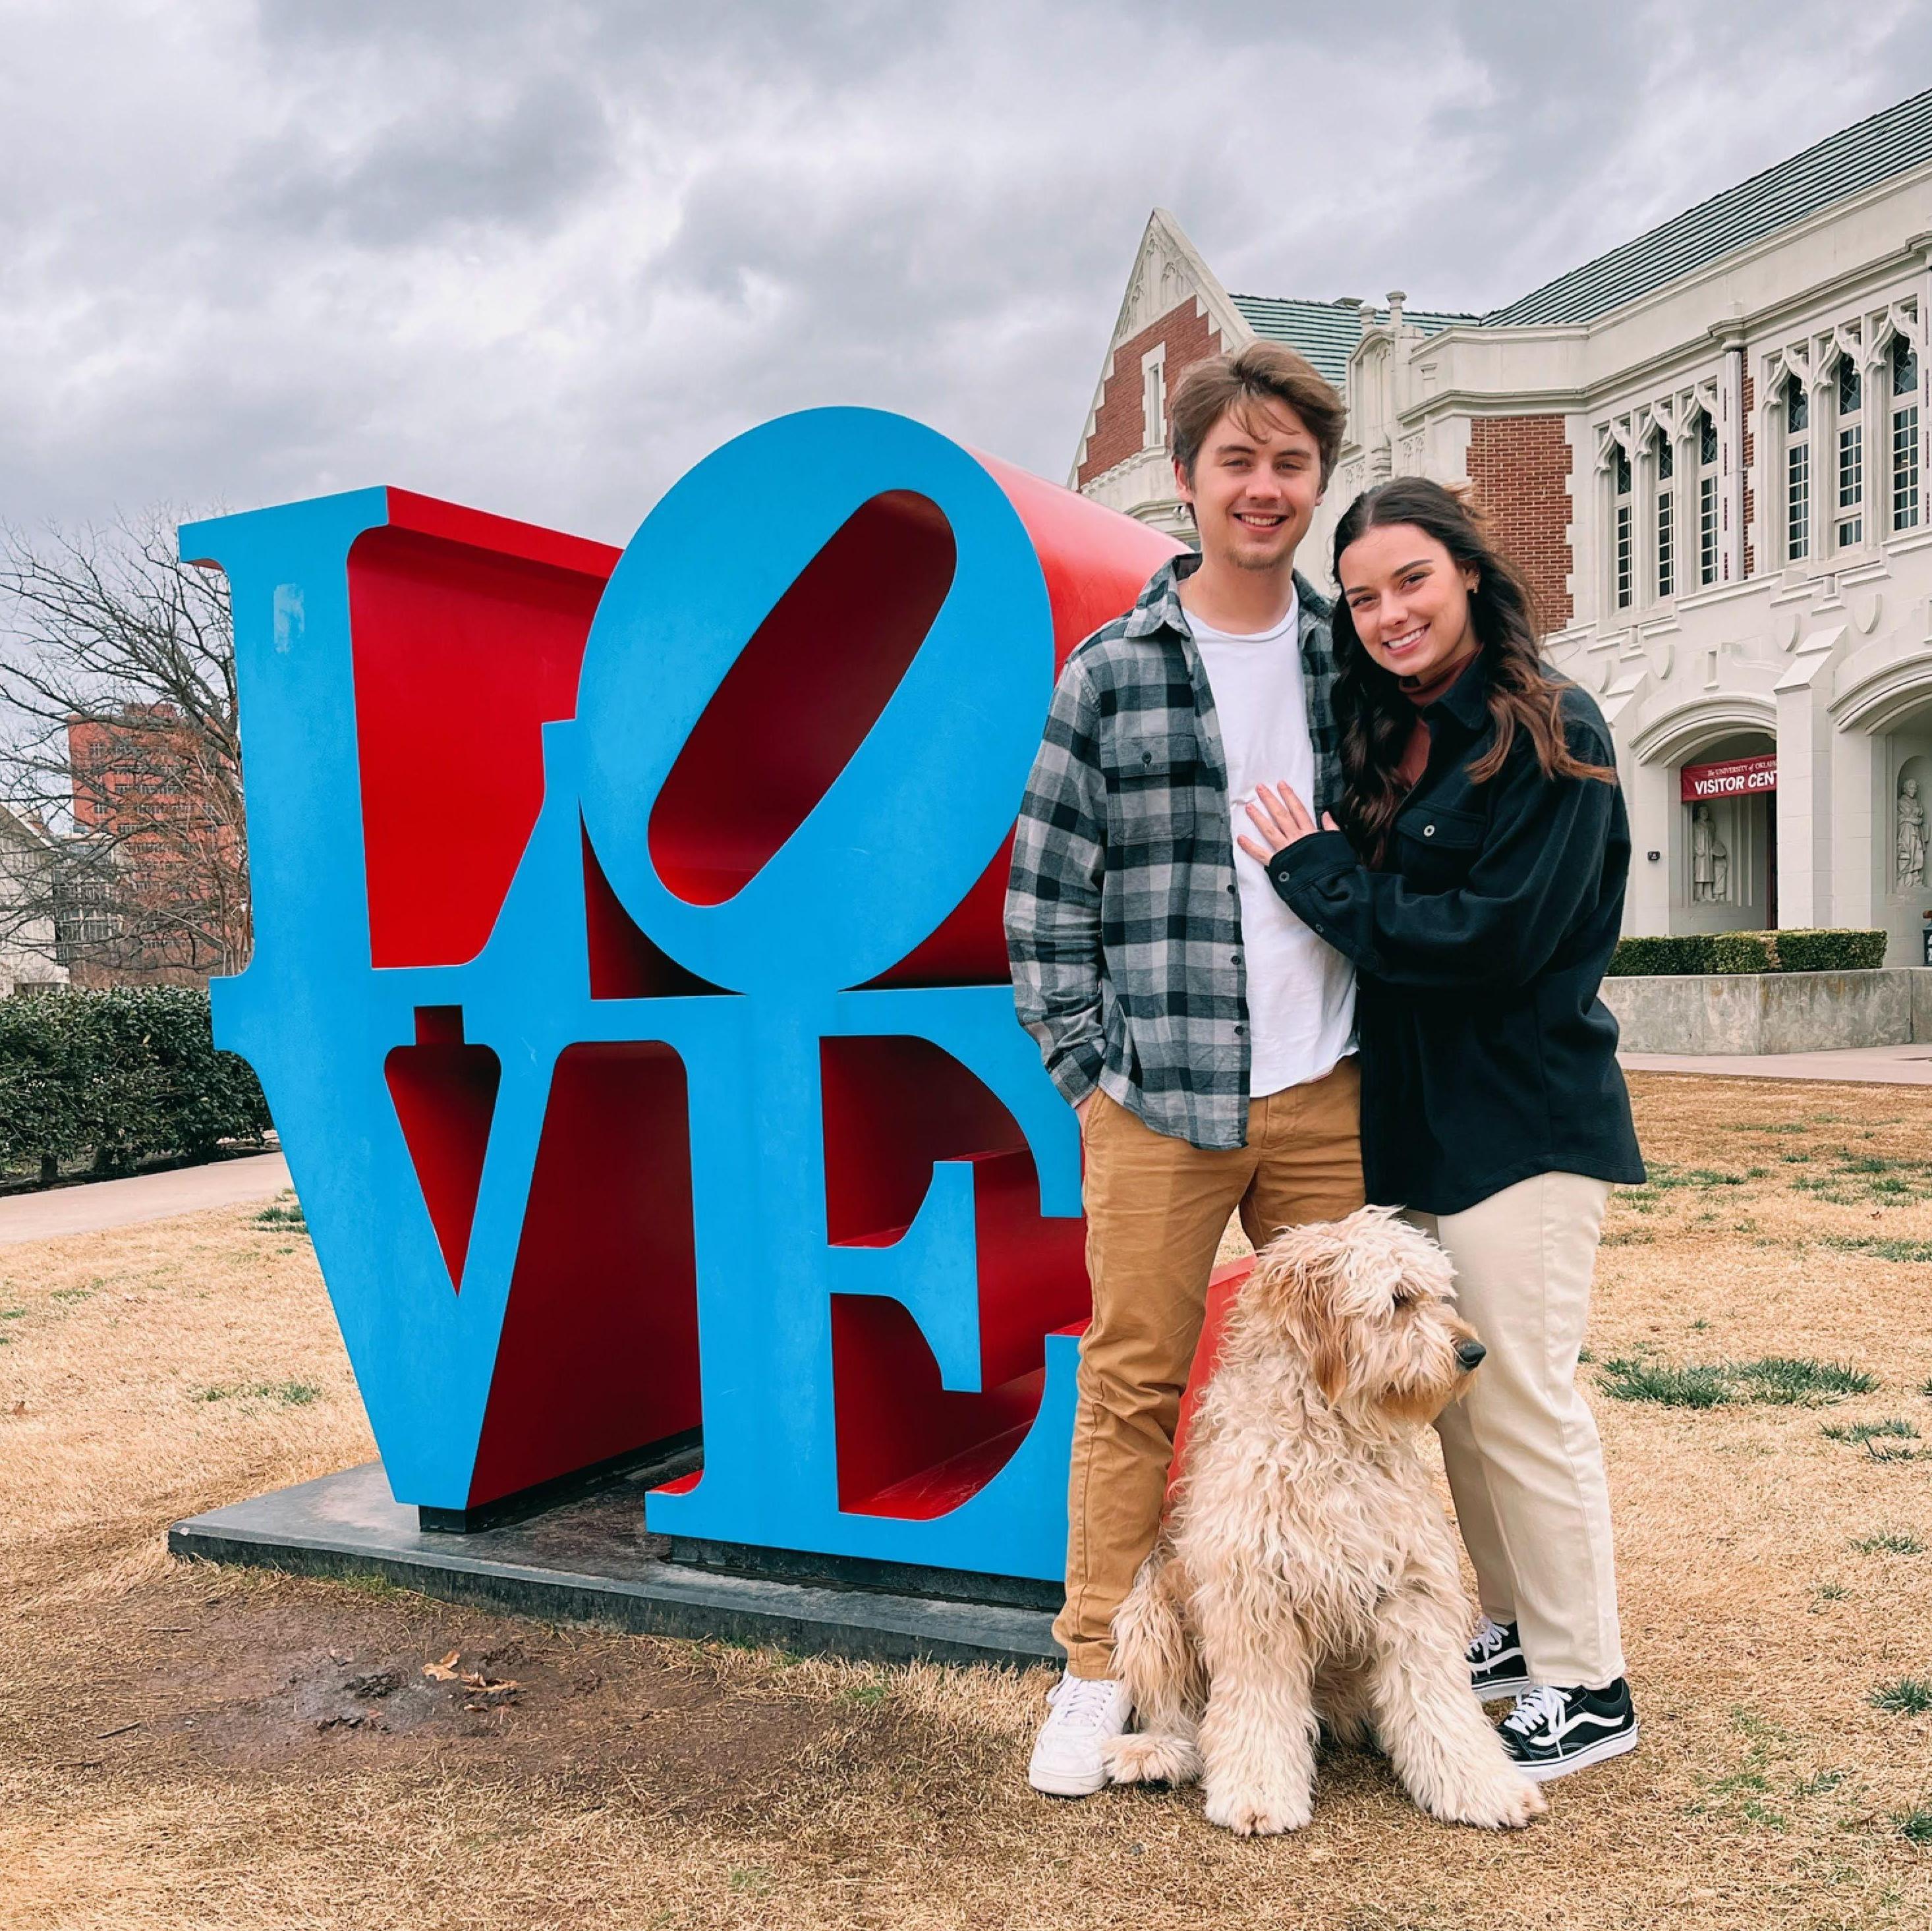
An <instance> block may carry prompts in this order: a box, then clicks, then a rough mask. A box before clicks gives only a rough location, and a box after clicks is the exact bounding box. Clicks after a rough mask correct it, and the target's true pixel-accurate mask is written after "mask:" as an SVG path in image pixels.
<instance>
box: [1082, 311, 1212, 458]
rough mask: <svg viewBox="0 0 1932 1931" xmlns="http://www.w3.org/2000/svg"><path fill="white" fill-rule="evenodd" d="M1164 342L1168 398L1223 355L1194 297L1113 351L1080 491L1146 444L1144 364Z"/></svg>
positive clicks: (1095, 419) (1101, 392)
mask: <svg viewBox="0 0 1932 1931" xmlns="http://www.w3.org/2000/svg"><path fill="white" fill-rule="evenodd" d="M1163 342H1164V343H1166V344H1167V392H1168V394H1170V395H1172V394H1173V393H1174V385H1175V383H1176V382H1178V381H1179V380H1180V379H1181V370H1184V368H1186V367H1187V365H1188V364H1189V363H1190V362H1198V361H1200V359H1201V358H1202V356H1204V355H1219V354H1220V352H1221V337H1220V331H1218V330H1217V328H1215V326H1214V324H1213V323H1212V322H1210V321H1209V320H1208V319H1207V318H1206V316H1203V315H1202V314H1200V313H1198V312H1197V310H1196V306H1195V303H1194V301H1193V298H1192V297H1191V296H1190V298H1188V299H1187V301H1184V302H1183V303H1182V304H1181V306H1180V307H1178V308H1170V309H1169V310H1168V312H1167V313H1166V314H1165V315H1163V316H1162V317H1161V318H1160V320H1159V321H1158V322H1154V324H1152V325H1151V326H1150V327H1148V328H1143V329H1142V331H1141V332H1140V333H1139V334H1138V335H1136V336H1134V337H1132V338H1131V339H1130V340H1128V341H1125V342H1123V343H1121V346H1119V347H1118V349H1115V351H1114V364H1113V368H1112V371H1111V372H1110V373H1109V376H1108V377H1107V379H1106V383H1105V384H1104V385H1103V387H1102V388H1101V391H1100V408H1099V409H1097V410H1096V411H1095V412H1094V433H1093V434H1092V435H1091V436H1089V437H1088V439H1087V454H1086V456H1085V459H1084V460H1082V463H1081V465H1080V469H1079V484H1080V487H1082V489H1085V487H1086V486H1087V485H1088V484H1089V483H1091V481H1093V480H1094V478H1095V477H1096V476H1098V475H1102V474H1103V473H1104V472H1106V471H1107V470H1109V469H1112V467H1113V466H1114V465H1115V463H1124V462H1125V461H1126V460H1127V458H1128V457H1130V456H1132V455H1135V454H1138V453H1139V451H1140V449H1141V448H1142V445H1144V443H1145V442H1146V437H1145V435H1144V434H1143V433H1142V430H1143V427H1144V425H1143V424H1142V415H1141V358H1142V356H1143V355H1145V354H1146V353H1147V352H1148V350H1149V349H1151V348H1153V347H1154V346H1155V345H1156V344H1157V343H1163Z"/></svg>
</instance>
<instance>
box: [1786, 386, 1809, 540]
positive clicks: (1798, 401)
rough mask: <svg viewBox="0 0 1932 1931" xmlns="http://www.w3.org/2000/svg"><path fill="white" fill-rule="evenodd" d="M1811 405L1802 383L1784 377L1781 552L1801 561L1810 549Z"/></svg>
mask: <svg viewBox="0 0 1932 1931" xmlns="http://www.w3.org/2000/svg"><path fill="white" fill-rule="evenodd" d="M1810 555H1811V398H1810V397H1808V396H1807V395H1806V394H1805V385H1804V384H1803V383H1802V382H1800V381H1799V379H1798V378H1797V377H1796V376H1786V377H1785V379H1784V556H1785V560H1786V562H1789V563H1802V562H1803V561H1804V560H1805V558H1806V557H1808V556H1810Z"/></svg>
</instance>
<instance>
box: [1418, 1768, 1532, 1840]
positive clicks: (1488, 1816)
mask: <svg viewBox="0 0 1932 1931" xmlns="http://www.w3.org/2000/svg"><path fill="white" fill-rule="evenodd" d="M1549 1808H1550V1800H1549V1798H1547V1797H1545V1796H1544V1794H1543V1792H1541V1790H1539V1789H1538V1788H1537V1787H1536V1786H1535V1784H1533V1783H1531V1782H1530V1781H1529V1780H1528V1779H1527V1778H1526V1777H1518V1776H1517V1774H1515V1773H1514V1771H1511V1773H1510V1774H1509V1775H1508V1776H1507V1777H1499V1778H1498V1779H1497V1780H1496V1782H1495V1783H1492V1784H1486V1785H1485V1786H1484V1787H1483V1788H1482V1789H1479V1790H1472V1791H1464V1792H1458V1793H1457V1798H1456V1801H1454V1803H1453V1804H1450V1805H1448V1806H1445V1808H1444V1810H1443V1811H1442V1816H1443V1818H1444V1819H1445V1822H1448V1823H1451V1824H1474V1825H1476V1826H1477V1827H1478V1828H1480V1829H1482V1830H1485V1831H1520V1830H1522V1829H1523V1828H1524V1826H1525V1825H1527V1824H1528V1823H1529V1822H1530V1821H1531V1819H1533V1818H1537V1817H1541V1816H1542V1815H1543V1814H1544V1812H1545V1811H1546V1810H1548V1809H1549Z"/></svg>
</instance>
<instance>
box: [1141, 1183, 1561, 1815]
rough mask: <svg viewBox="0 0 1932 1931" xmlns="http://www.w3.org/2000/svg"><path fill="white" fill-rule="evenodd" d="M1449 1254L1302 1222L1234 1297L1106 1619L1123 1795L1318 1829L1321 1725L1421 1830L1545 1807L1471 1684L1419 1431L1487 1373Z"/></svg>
mask: <svg viewBox="0 0 1932 1931" xmlns="http://www.w3.org/2000/svg"><path fill="white" fill-rule="evenodd" d="M1452 1279H1453V1276H1452V1273H1451V1267H1450V1263H1449V1258H1448V1255H1446V1254H1445V1253H1444V1252H1443V1251H1442V1249H1441V1248H1440V1247H1439V1246H1436V1243H1435V1242H1434V1241H1433V1240H1430V1238H1429V1237H1428V1236H1427V1235H1426V1234H1424V1233H1423V1232H1422V1231H1421V1230H1420V1229H1419V1228H1415V1227H1413V1226H1412V1225H1409V1222H1406V1221H1404V1220H1401V1219H1397V1217H1396V1215H1395V1213H1394V1210H1392V1209H1389V1208H1385V1207H1364V1208H1362V1209H1361V1210H1360V1211H1359V1212H1358V1213H1352V1214H1351V1215H1350V1216H1349V1217H1348V1219H1346V1220H1341V1221H1336V1222H1324V1223H1322V1224H1320V1225H1313V1226H1307V1227H1297V1228H1290V1229H1289V1230H1288V1231H1286V1232H1284V1233H1283V1234H1281V1235H1280V1237H1278V1238H1277V1240H1274V1242H1272V1243H1271V1244H1270V1245H1269V1246H1268V1248H1267V1249H1265V1250H1264V1252H1262V1255H1260V1257H1259V1259H1258V1260H1257V1261H1256V1265H1255V1269H1254V1272H1253V1273H1252V1274H1251V1275H1250V1276H1249V1278H1248V1279H1247V1282H1246V1283H1245V1285H1244V1286H1243V1287H1242V1288H1241V1291H1240V1292H1239V1293H1238V1295H1237V1297H1236V1299H1235V1303H1234V1306H1233V1308H1232V1311H1231V1312H1230V1313H1229V1318H1228V1323H1227V1327H1226V1333H1225V1334H1224V1336H1223V1342H1222V1348H1221V1356H1220V1363H1219V1365H1218V1366H1217V1369H1216V1370H1215V1372H1214V1376H1213V1378H1212V1379H1211V1381H1209V1383H1208V1387H1207V1389H1206V1390H1205V1393H1203V1395H1202V1399H1201V1405H1200V1408H1199V1411H1198V1412H1197V1413H1196V1416H1195V1417H1194V1420H1193V1429H1192V1432H1191V1434H1190V1437H1189V1438H1188V1441H1187V1447H1186V1450H1185V1454H1184V1462H1183V1466H1182V1468H1181V1475H1180V1480H1179V1481H1178V1483H1177V1485H1176V1492H1175V1498H1174V1501H1173V1505H1172V1510H1171V1511H1170V1513H1169V1518H1168V1520H1167V1522H1166V1525H1165V1526H1164V1527H1163V1530H1162V1533H1161V1535H1160V1540H1159V1541H1158V1542H1157V1544H1156V1545H1155V1547H1154V1552H1153V1553H1152V1554H1151V1555H1150V1556H1149V1557H1148V1559H1147V1561H1146V1562H1145V1563H1144V1564H1142V1567H1141V1570H1140V1572H1139V1575H1138V1576H1136V1579H1135V1582H1134V1586H1133V1590H1132V1591H1130V1594H1129V1595H1128V1597H1127V1600H1126V1601H1125V1602H1124V1603H1123V1604H1122V1605H1121V1609H1120V1611H1119V1612H1118V1615H1116V1617H1115V1621H1114V1638H1115V1663H1116V1666H1117V1668H1118V1669H1119V1671H1120V1673H1121V1677H1122V1678H1123V1679H1124V1681H1125V1682H1126V1684H1127V1688H1128V1690H1129V1692H1130V1695H1131V1696H1132V1698H1133V1706H1134V1708H1135V1710H1136V1713H1137V1720H1138V1722H1139V1725H1140V1727H1139V1729H1138V1730H1136V1731H1133V1732H1130V1733H1129V1734H1127V1735H1125V1736H1122V1737H1119V1738H1115V1739H1114V1740H1113V1741H1112V1742H1111V1743H1110V1744H1109V1746H1108V1774H1109V1777H1111V1778H1112V1780H1113V1781H1115V1783H1175V1784H1178V1783H1190V1782H1193V1781H1194V1780H1196V1779H1197V1778H1198V1779H1199V1780H1200V1781H1201V1783H1202V1786H1203V1790H1204V1795H1205V1799H1206V1810H1207V1815H1208V1820H1209V1822H1211V1823H1215V1824H1219V1825H1225V1826H1226V1828H1228V1829H1229V1830H1231V1831H1238V1832H1240V1833H1241V1834H1243V1835H1244V1836H1247V1835H1253V1834H1266V1833H1272V1832H1277V1831H1295V1830H1298V1829H1300V1828H1301V1826H1302V1825H1304V1824H1306V1823H1307V1822H1308V1821H1309V1819H1310V1816H1311V1815H1312V1810H1313V1797H1314V1786H1315V1752H1316V1741H1317V1737H1318V1733H1319V1730H1320V1729H1322V1728H1324V1727H1325V1728H1326V1729H1328V1732H1329V1733H1330V1735H1331V1736H1333V1737H1334V1738H1336V1739H1337V1741H1342V1742H1345V1743H1360V1742H1365V1741H1368V1740H1369V1738H1370V1735H1373V1738H1374V1739H1375V1740H1376V1741H1378V1742H1379V1744H1380V1745H1381V1747H1382V1748H1383V1749H1384V1750H1386V1751H1387V1753H1388V1756H1389V1759H1390V1760H1391V1763H1392V1764H1393V1765H1394V1768H1395V1771H1396V1774H1397V1776H1398V1777H1400V1779H1401V1780H1402V1781H1403V1785H1404V1786H1406V1789H1408V1791H1409V1795H1410V1796H1411V1797H1412V1798H1414V1800H1415V1802H1416V1804H1418V1806H1419V1807H1421V1809H1422V1810H1425V1811H1427V1813H1429V1814H1430V1816H1434V1817H1439V1818H1442V1819H1445V1821H1447V1822H1452V1823H1459V1824H1474V1825H1484V1826H1486V1827H1487V1828H1491V1829H1502V1828H1511V1829H1513V1828H1520V1827H1521V1826H1523V1825H1526V1824H1527V1823H1529V1821H1530V1819H1532V1817H1533V1816H1536V1815H1537V1814H1538V1813H1540V1812H1541V1811H1542V1810H1544V1807H1545V1803H1544V1798H1543V1796H1542V1795H1541V1792H1539V1791H1538V1789H1537V1788H1536V1786H1535V1785H1534V1784H1532V1783H1530V1782H1529V1780H1527V1779H1526V1778H1525V1777H1523V1775H1522V1774H1521V1773H1520V1771H1518V1770H1517V1768H1516V1767H1515V1766H1514V1765H1513V1764H1512V1763H1511V1761H1510V1759H1509V1757H1508V1753H1506V1752H1505V1750H1504V1747H1503V1745H1502V1740H1501V1739H1500V1738H1499V1737H1498V1736H1497V1735H1496V1732H1495V1731H1494V1730H1493V1729H1491V1728H1490V1725H1489V1723H1488V1722H1487V1720H1486V1719H1485V1718H1484V1715H1483V1713H1482V1706H1481V1705H1480V1704H1479V1703H1478V1702H1477V1700H1476V1697H1475V1692H1474V1691H1473V1690H1472V1689H1471V1687H1470V1684H1469V1663H1468V1661H1467V1660H1466V1656H1465V1654H1464V1651H1465V1646H1466V1644H1467V1642H1468V1640H1469V1623H1470V1614H1469V1604H1468V1602H1467V1600H1466V1598H1465V1597H1464V1594H1463V1585H1462V1580H1461V1576H1460V1573H1459V1571H1458V1570H1457V1560H1456V1551H1455V1547H1454V1543H1453V1541H1452V1540H1451V1533H1450V1528H1449V1525H1448V1521H1447V1519H1445V1516H1444V1514H1443V1511H1442V1504H1440V1502H1439V1501H1438V1500H1437V1499H1436V1494H1435V1492H1434V1489H1433V1486H1432V1484H1431V1483H1430V1477H1429V1474H1428V1472H1427V1470H1426V1468H1424V1465H1423V1462H1422V1459H1421V1456H1420V1455H1419V1454H1418V1452H1417V1448H1416V1443H1415V1435H1416V1432H1417V1431H1418V1429H1421V1427H1423V1426H1425V1425H1426V1424H1427V1423H1429V1422H1430V1421H1433V1420H1434V1419H1435V1417H1436V1415H1438V1414H1440V1413H1441V1411H1442V1409H1443V1408H1444V1407H1445V1405H1447V1404H1448V1402H1451V1401H1453V1400H1454V1399H1455V1398H1456V1397H1457V1395H1459V1394H1460V1393H1461V1392H1462V1391H1463V1389H1464V1388H1465V1387H1467V1386H1468V1384H1469V1378H1470V1376H1471V1375H1472V1374H1473V1373H1474V1372H1475V1369H1476V1366H1477V1365H1478V1363H1480V1362H1481V1360H1482V1358H1483V1352H1484V1350H1483V1345H1482V1343H1481V1341H1480V1340H1478V1338H1477V1336H1476V1335H1475V1333H1474V1331H1473V1330H1472V1329H1470V1328H1469V1327H1468V1326H1466V1324H1464V1323H1463V1321H1460V1320H1459V1319H1458V1318H1457V1316H1456V1315H1455V1313H1454V1311H1453V1310H1452V1309H1451V1307H1450V1306H1449V1305H1448V1298H1447V1297H1448V1294H1449V1291H1450V1287H1451V1281H1452Z"/></svg>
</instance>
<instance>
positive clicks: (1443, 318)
mask: <svg viewBox="0 0 1932 1931" xmlns="http://www.w3.org/2000/svg"><path fill="white" fill-rule="evenodd" d="M1229 300H1230V301H1232V302H1233V303H1234V304H1235V307H1237V308H1238V309H1239V310H1241V319H1242V320H1243V321H1244V322H1246V323H1247V325H1248V326H1249V327H1250V328H1252V329H1253V331H1255V333H1256V334H1257V335H1259V336H1260V337H1262V339H1263V340H1265V341H1269V342H1286V343H1287V344H1288V346H1289V347H1290V348H1291V349H1300V350H1301V352H1302V354H1303V355H1306V356H1307V358H1308V359H1309V360H1310V361H1311V362H1313V364H1315V366H1316V368H1318V369H1319V370H1321V372H1322V374H1323V375H1325V376H1327V377H1328V379H1329V380H1330V381H1331V382H1333V383H1334V385H1335V386H1336V387H1337V388H1340V387H1341V386H1342V377H1343V373H1344V372H1345V371H1346V370H1347V368H1348V366H1349V356H1350V355H1352V353H1353V352H1354V351H1355V344H1356V343H1358V342H1359V341H1360V340H1361V339H1362V313H1361V304H1359V303H1358V302H1355V301H1349V300H1348V299H1346V298H1343V300H1342V301H1296V300H1295V299H1294V298H1292V297H1289V298H1282V299H1277V298H1276V297H1274V296H1273V295H1231V296H1229ZM1375 315H1376V320H1377V321H1378V322H1386V321H1387V320H1388V310H1387V309H1385V308H1379V309H1377V310H1376V311H1375ZM1403 319H1404V320H1406V321H1408V322H1413V323H1414V324H1415V325H1416V327H1417V328H1420V329H1421V331H1422V332H1423V333H1424V334H1425V335H1433V334H1435V333H1436V330H1437V329H1439V328H1448V326H1449V325H1450V324H1451V322H1475V321H1477V320H1478V319H1480V318H1479V317H1478V316H1474V315H1439V314H1435V313H1430V311H1429V310H1424V309H1415V308H1405V309H1404V310H1403Z"/></svg>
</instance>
